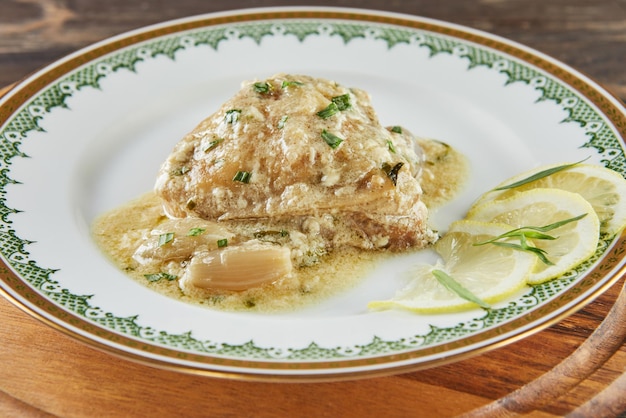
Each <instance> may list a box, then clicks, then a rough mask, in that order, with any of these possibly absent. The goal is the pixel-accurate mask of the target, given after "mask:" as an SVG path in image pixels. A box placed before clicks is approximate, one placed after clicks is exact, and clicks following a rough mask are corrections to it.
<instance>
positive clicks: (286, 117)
mask: <svg viewBox="0 0 626 418" xmlns="http://www.w3.org/2000/svg"><path fill="white" fill-rule="evenodd" d="M287 119H289V116H287V115H285V116H283V117H282V118H280V120H279V121H278V125H277V126H278V129H283V128H284V127H285V122H287Z"/></svg>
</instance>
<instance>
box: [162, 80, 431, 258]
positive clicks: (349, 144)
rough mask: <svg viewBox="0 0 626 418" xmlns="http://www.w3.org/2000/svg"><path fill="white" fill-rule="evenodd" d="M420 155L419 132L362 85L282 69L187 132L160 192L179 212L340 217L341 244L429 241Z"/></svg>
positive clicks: (171, 210) (334, 232) (336, 241)
mask: <svg viewBox="0 0 626 418" xmlns="http://www.w3.org/2000/svg"><path fill="white" fill-rule="evenodd" d="M421 159H422V155H421V152H420V151H419V146H417V144H416V142H415V141H414V140H412V138H411V135H410V133H408V132H407V131H406V130H402V131H401V132H394V130H388V129H385V128H384V127H383V126H382V125H381V124H380V122H379V121H378V118H377V116H376V113H375V112H374V109H373V108H372V105H371V103H370V98H369V96H368V94H367V93H366V92H364V91H363V90H359V89H355V88H350V89H349V88H346V87H343V86H341V85H339V84H337V83H335V82H333V81H328V80H324V79H318V78H312V77H309V76H303V75H286V74H278V75H275V76H273V77H271V78H269V79H267V80H263V81H250V82H245V83H243V86H242V88H241V90H240V91H239V92H238V93H237V94H236V95H235V96H234V97H233V98H231V99H230V100H228V101H227V102H226V103H224V104H223V105H222V107H221V108H220V109H219V110H218V111H217V112H216V113H214V114H213V115H211V116H209V117H208V118H206V119H205V120H203V121H202V122H201V123H200V124H199V125H198V126H197V127H196V128H195V129H194V130H193V131H191V132H190V133H189V134H187V135H186V136H185V137H184V138H183V139H182V140H181V141H180V142H179V143H178V144H177V145H176V146H175V148H174V150H173V152H172V153H171V154H170V155H169V156H168V158H167V160H166V161H165V162H164V163H163V165H162V167H161V169H160V172H159V175H158V177H157V182H156V185H155V190H156V193H157V194H158V195H159V196H160V197H161V198H162V201H163V207H164V210H165V212H166V213H167V214H168V216H170V217H173V218H184V217H200V218H204V219H209V220H215V221H226V220H237V219H242V220H244V219H245V220H250V219H271V220H272V222H277V221H280V220H281V219H290V220H291V221H293V220H294V219H297V218H301V219H302V221H303V223H305V222H304V221H305V220H307V219H311V218H312V219H318V220H325V219H327V218H328V216H331V217H332V220H333V221H332V224H333V225H332V228H331V231H326V233H328V234H329V239H330V241H331V242H332V245H354V246H357V247H362V248H406V247H410V246H415V247H423V246H425V245H427V244H429V243H431V242H433V241H434V240H435V239H436V234H434V233H433V232H432V231H431V230H430V229H429V228H428V226H427V222H426V221H427V209H426V207H425V205H424V204H423V202H422V201H421V200H420V197H421V194H422V190H421V187H420V181H419V173H420V164H421ZM326 223H327V222H326ZM348 230H351V231H353V232H352V233H348V232H347V231H348Z"/></svg>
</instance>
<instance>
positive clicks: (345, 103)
mask: <svg viewBox="0 0 626 418" xmlns="http://www.w3.org/2000/svg"><path fill="white" fill-rule="evenodd" d="M331 101H332V102H333V103H334V104H335V105H337V109H339V110H340V111H343V110H346V109H350V108H351V107H352V104H351V103H350V95H349V94H347V93H346V94H342V95H341V96H335V97H333V98H332V99H331Z"/></svg>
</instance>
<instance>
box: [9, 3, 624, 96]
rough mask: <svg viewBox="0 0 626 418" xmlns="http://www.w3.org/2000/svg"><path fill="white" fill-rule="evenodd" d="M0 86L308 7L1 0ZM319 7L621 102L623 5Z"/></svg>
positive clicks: (354, 5) (516, 4)
mask: <svg viewBox="0 0 626 418" xmlns="http://www.w3.org/2000/svg"><path fill="white" fill-rule="evenodd" d="M2 1H3V3H2V6H1V8H2V13H1V14H0V16H1V17H0V19H1V20H0V68H2V71H1V72H0V85H6V84H9V83H12V82H14V81H16V80H19V79H21V78H22V77H24V76H25V75H27V74H28V73H30V72H32V71H34V70H35V69H38V68H40V67H41V66H43V65H45V64H48V63H50V62H51V61H53V60H55V59H57V58H60V57H62V56H64V55H66V54H68V53H70V52H72V51H75V50H77V49H79V48H81V47H84V46H87V45H89V44H91V43H93V42H96V41H99V40H102V39H104V38H107V37H109V36H112V35H116V34H119V33H121V32H124V31H128V30H131V29H135V28H138V27H142V26H145V25H149V24H153V23H157V22H161V21H164V20H170V19H176V18H180V17H184V16H189V15H194V14H200V13H208V12H216V11H223V10H228V9H232V8H249V7H261V6H286V5H310V4H311V2H310V1H303V0H292V1H258V0H257V1H255V0H233V1H211V2H208V1H198V0H176V1H165V0H144V1H128V0H109V1H103V2H94V1H91V0H72V1H70V0H2ZM314 4H315V5H319V6H339V7H361V8H370V9H377V10H385V11H392V12H402V13H410V14H415V15H420V16H426V17H431V18H435V19H442V20H446V21H450V22H454V23H459V24H462V25H466V26H470V27H473V28H476V29H481V30H485V31H488V32H491V33H494V34H497V35H501V36H504V37H507V38H509V39H512V40H515V41H517V42H521V43H523V44H525V45H528V46H530V47H532V48H535V49H538V50H540V51H542V52H545V53H547V54H549V55H551V56H553V57H555V58H557V59H559V60H561V61H563V62H565V63H567V64H569V65H571V66H573V67H575V68H577V69H579V70H580V71H582V72H583V73H585V74H588V75H589V76H591V77H592V78H594V79H596V80H597V81H599V82H600V83H601V84H603V85H605V86H606V87H607V88H608V89H610V90H611V91H613V92H614V93H615V94H616V95H618V96H620V97H621V98H622V99H626V72H625V71H623V66H624V53H625V51H626V39H625V38H626V35H625V34H626V1H625V0H594V1H588V0H550V1H545V0H483V1H477V0H469V1H463V0H453V1H450V0H448V1H431V0H416V1H399V0H390V1H380V0H364V1H356V0H321V1H317V2H315V3H314Z"/></svg>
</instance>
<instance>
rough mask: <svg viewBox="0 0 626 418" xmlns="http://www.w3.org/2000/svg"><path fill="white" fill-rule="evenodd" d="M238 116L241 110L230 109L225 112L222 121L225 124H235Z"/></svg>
mask: <svg viewBox="0 0 626 418" xmlns="http://www.w3.org/2000/svg"><path fill="white" fill-rule="evenodd" d="M239 116H241V109H231V110H227V111H226V115H225V116H224V120H225V121H226V123H230V124H233V123H237V121H238V120H239Z"/></svg>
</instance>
